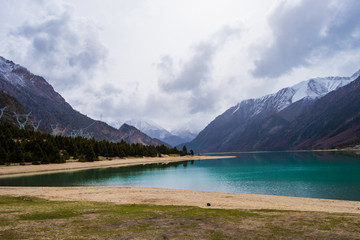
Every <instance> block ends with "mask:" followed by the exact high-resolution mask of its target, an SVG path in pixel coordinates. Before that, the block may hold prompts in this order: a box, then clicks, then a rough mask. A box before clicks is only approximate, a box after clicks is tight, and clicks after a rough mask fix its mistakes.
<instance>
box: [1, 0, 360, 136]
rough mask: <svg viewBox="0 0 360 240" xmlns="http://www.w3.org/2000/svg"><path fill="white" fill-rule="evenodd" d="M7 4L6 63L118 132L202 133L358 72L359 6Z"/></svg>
mask: <svg viewBox="0 0 360 240" xmlns="http://www.w3.org/2000/svg"><path fill="white" fill-rule="evenodd" d="M0 4H1V9H0V55H1V56H3V57H5V58H7V59H10V60H13V61H14V62H16V63H19V64H21V65H23V66H25V67H27V68H28V69H29V70H30V71H31V72H33V73H35V74H38V75H42V76H44V77H45V78H46V79H47V81H48V82H49V83H51V84H52V85H53V86H54V88H55V90H56V91H58V92H59V93H60V94H61V95H62V96H63V97H64V98H65V99H66V100H67V101H68V102H69V103H70V104H71V105H72V106H73V107H74V108H75V109H77V110H79V111H80V112H82V113H84V114H86V115H88V116H90V117H92V118H94V119H102V120H103V121H106V122H108V123H110V124H115V125H116V124H119V123H122V122H124V121H126V120H130V119H144V120H151V121H153V122H156V123H158V124H160V125H162V126H163V127H165V128H167V129H168V130H173V129H176V128H183V127H188V128H190V129H192V130H194V131H197V130H201V129H202V128H203V127H205V126H206V125H207V124H208V123H209V122H210V121H211V120H212V119H213V118H214V117H216V116H217V115H219V114H221V113H222V112H223V111H225V110H226V109H227V108H229V107H231V106H233V105H235V104H236V103H237V102H239V101H241V100H243V99H247V98H256V97H260V96H262V95H265V94H269V93H273V92H276V91H277V90H279V89H280V88H282V87H286V86H291V85H293V84H295V83H297V82H300V81H303V80H307V79H309V78H311V77H318V76H320V77H322V76H333V75H337V76H350V75H352V74H353V73H354V72H355V71H357V70H358V69H359V68H360V18H359V17H358V13H359V12H360V1H358V0H336V1H332V0H316V1H311V0H291V1H290V0H289V1H282V0H251V1H250V0H242V1H239V0H101V1H100V0H68V1H66V0H63V1H60V0H59V1H58V0H11V1H9V0H0Z"/></svg>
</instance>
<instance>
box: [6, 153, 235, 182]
mask: <svg viewBox="0 0 360 240" xmlns="http://www.w3.org/2000/svg"><path fill="white" fill-rule="evenodd" d="M219 158H234V156H176V157H174V156H164V157H154V158H150V157H146V158H114V159H113V160H101V161H95V162H78V161H76V162H75V161H73V162H66V163H59V164H56V163H52V164H41V165H23V166H22V165H10V166H0V178H7V177H18V176H28V175H38V174H50V173H58V172H73V171H81V170H88V169H97V168H109V167H129V166H138V165H146V164H154V163H163V164H168V163H173V162H182V161H191V160H194V161H195V160H209V159H219Z"/></svg>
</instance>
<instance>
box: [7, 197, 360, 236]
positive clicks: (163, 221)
mask: <svg viewBox="0 0 360 240" xmlns="http://www.w3.org/2000/svg"><path fill="white" fill-rule="evenodd" d="M304 238H306V239H360V215H358V214H330V213H320V212H296V211H274V210H219V209H203V208H198V207H181V206H180V207H179V206H154V205H115V204H111V203H97V202H66V201H63V202H60V201H47V200H43V199H39V198H30V197H18V198H17V197H4V196H0V239H304Z"/></svg>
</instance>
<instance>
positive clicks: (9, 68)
mask: <svg viewBox="0 0 360 240" xmlns="http://www.w3.org/2000/svg"><path fill="white" fill-rule="evenodd" d="M19 68H22V67H21V66H20V65H19V64H15V63H13V62H12V61H9V60H6V59H5V58H3V57H1V56H0V77H1V78H3V79H4V80H6V81H8V82H9V83H11V84H12V85H14V86H16V85H21V86H24V85H25V83H26V80H25V79H24V78H23V77H22V76H20V75H18V74H12V73H13V72H14V71H15V70H17V69H19Z"/></svg>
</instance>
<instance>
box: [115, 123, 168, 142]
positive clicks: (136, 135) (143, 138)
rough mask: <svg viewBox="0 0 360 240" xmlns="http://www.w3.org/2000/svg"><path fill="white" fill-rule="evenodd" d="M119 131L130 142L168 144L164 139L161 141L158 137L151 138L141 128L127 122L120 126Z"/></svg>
mask: <svg viewBox="0 0 360 240" xmlns="http://www.w3.org/2000/svg"><path fill="white" fill-rule="evenodd" d="M119 131H120V132H121V134H122V139H123V140H124V141H126V142H129V143H141V144H144V145H155V146H158V145H161V144H165V145H167V146H168V144H166V143H164V142H163V141H160V140H158V139H156V138H151V137H149V136H148V135H146V134H144V133H143V132H141V131H140V130H138V129H137V128H135V127H133V126H130V125H128V124H126V123H125V124H123V125H122V126H121V127H120V128H119Z"/></svg>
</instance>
